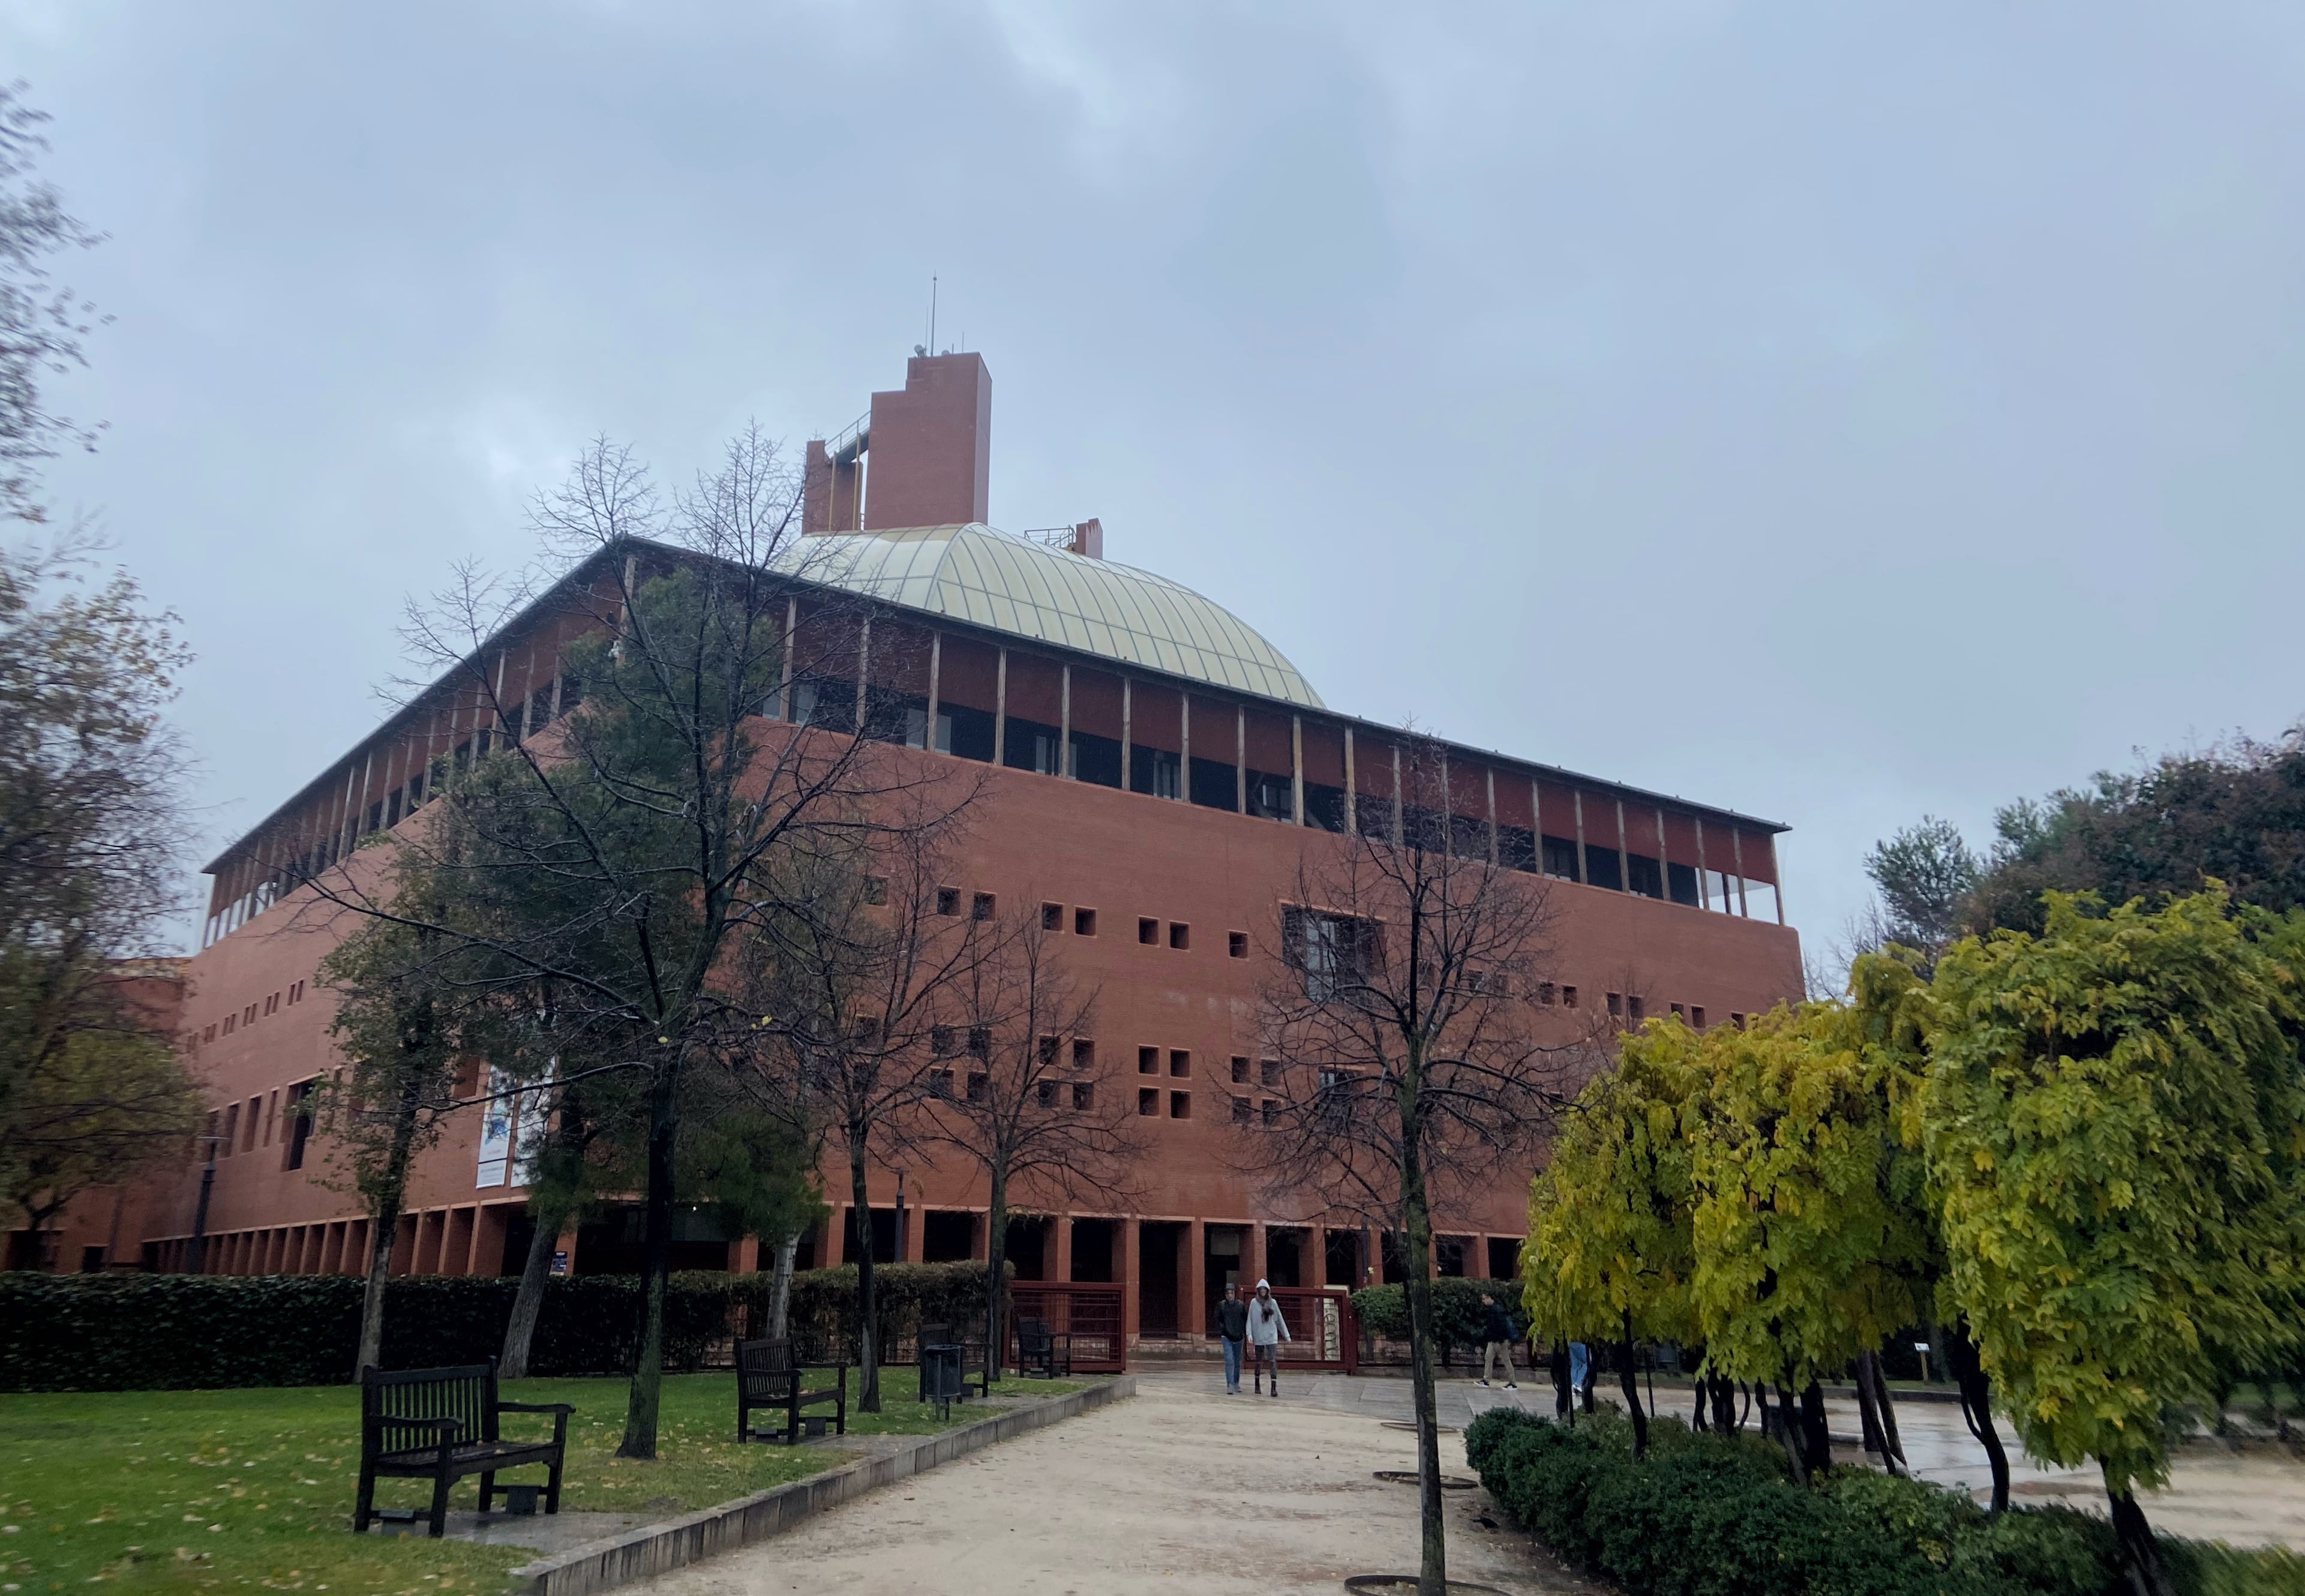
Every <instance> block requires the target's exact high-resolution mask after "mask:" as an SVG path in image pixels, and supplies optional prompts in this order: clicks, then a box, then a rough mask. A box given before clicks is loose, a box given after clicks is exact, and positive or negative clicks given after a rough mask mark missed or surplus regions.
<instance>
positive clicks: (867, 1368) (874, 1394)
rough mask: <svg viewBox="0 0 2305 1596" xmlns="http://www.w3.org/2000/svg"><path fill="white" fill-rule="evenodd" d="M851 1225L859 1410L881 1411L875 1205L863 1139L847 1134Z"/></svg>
mask: <svg viewBox="0 0 2305 1596" xmlns="http://www.w3.org/2000/svg"><path fill="white" fill-rule="evenodd" d="M848 1200H849V1202H850V1203H851V1204H853V1205H854V1207H853V1208H851V1210H850V1212H851V1214H852V1215H853V1218H852V1219H851V1222H850V1228H851V1229H852V1230H853V1231H854V1232H855V1239H856V1411H857V1412H858V1413H879V1412H880V1313H879V1312H878V1311H877V1310H878V1308H879V1304H878V1303H876V1302H874V1301H873V1289H874V1288H873V1281H872V1203H871V1201H870V1200H869V1199H867V1198H866V1197H865V1195H864V1138H863V1133H862V1132H861V1131H850V1133H849V1137H848Z"/></svg>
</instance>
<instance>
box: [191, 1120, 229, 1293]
mask: <svg viewBox="0 0 2305 1596" xmlns="http://www.w3.org/2000/svg"><path fill="white" fill-rule="evenodd" d="M199 1139H200V1140H201V1141H205V1142H207V1143H208V1162H207V1163H206V1164H203V1165H200V1203H199V1206H197V1207H196V1208H193V1209H192V1245H191V1251H190V1253H189V1255H188V1256H187V1257H186V1258H185V1260H184V1262H185V1264H186V1266H187V1270H186V1272H187V1273H190V1274H193V1275H200V1274H205V1273H206V1272H207V1269H208V1193H209V1192H210V1191H214V1190H215V1189H216V1164H217V1151H216V1150H217V1143H218V1142H220V1141H222V1140H223V1139H224V1138H223V1137H221V1136H216V1135H203V1136H201V1137H200V1138H199Z"/></svg>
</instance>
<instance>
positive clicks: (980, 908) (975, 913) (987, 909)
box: [968, 892, 999, 920]
mask: <svg viewBox="0 0 2305 1596" xmlns="http://www.w3.org/2000/svg"><path fill="white" fill-rule="evenodd" d="M998 909H999V903H998V902H997V901H996V900H994V898H993V896H992V894H991V893H990V892H979V893H977V894H976V896H975V898H974V899H973V900H971V901H970V903H969V909H968V917H969V918H970V919H972V920H989V919H991V917H992V916H993V914H994V913H995V912H996V911H997V910H998Z"/></svg>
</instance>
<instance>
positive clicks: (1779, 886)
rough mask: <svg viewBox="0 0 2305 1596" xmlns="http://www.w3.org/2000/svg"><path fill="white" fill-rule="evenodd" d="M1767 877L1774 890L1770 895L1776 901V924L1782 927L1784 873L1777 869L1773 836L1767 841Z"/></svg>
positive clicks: (1783, 916)
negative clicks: (1768, 876)
mask: <svg viewBox="0 0 2305 1596" xmlns="http://www.w3.org/2000/svg"><path fill="white" fill-rule="evenodd" d="M1769 875H1770V884H1771V885H1773V886H1774V887H1775V888H1776V891H1775V892H1773V893H1772V894H1770V895H1771V896H1772V897H1773V898H1775V899H1776V900H1777V924H1778V925H1780V926H1782V925H1783V924H1784V923H1785V873H1784V872H1783V871H1782V870H1780V869H1778V868H1777V840H1776V838H1775V837H1773V836H1772V837H1771V838H1770V839H1769Z"/></svg>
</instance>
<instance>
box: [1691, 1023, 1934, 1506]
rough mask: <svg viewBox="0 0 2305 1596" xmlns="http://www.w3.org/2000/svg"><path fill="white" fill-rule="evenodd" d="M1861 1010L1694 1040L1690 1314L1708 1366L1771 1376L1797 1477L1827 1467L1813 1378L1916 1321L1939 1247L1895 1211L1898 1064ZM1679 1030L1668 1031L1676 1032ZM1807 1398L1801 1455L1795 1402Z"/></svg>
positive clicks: (1720, 1031)
mask: <svg viewBox="0 0 2305 1596" xmlns="http://www.w3.org/2000/svg"><path fill="white" fill-rule="evenodd" d="M1858 1018H1859V1015H1858V1011H1852V1010H1851V1009H1850V1008H1849V1007H1847V1006H1845V1005H1842V1004H1838V1003H1804V1004H1802V1005H1801V1006H1800V1007H1799V1008H1798V1009H1786V1008H1782V1007H1781V1008H1779V1009H1777V1010H1775V1011H1772V1012H1771V1013H1769V1014H1767V1015H1765V1016H1762V1017H1760V1018H1759V1019H1757V1020H1755V1021H1754V1022H1753V1023H1752V1024H1751V1025H1749V1026H1748V1027H1747V1028H1743V1029H1734V1028H1715V1029H1713V1030H1710V1031H1707V1032H1705V1033H1704V1034H1703V1035H1702V1036H1701V1037H1700V1036H1695V1035H1693V1034H1688V1033H1683V1034H1684V1035H1688V1042H1687V1044H1686V1046H1688V1047H1689V1048H1690V1050H1691V1052H1692V1054H1693V1055H1694V1058H1693V1063H1695V1064H1696V1066H1697V1068H1699V1069H1701V1070H1702V1071H1703V1072H1704V1074H1705V1078H1706V1086H1705V1092H1704V1094H1703V1097H1701V1099H1699V1100H1698V1103H1697V1113H1696V1114H1694V1115H1693V1116H1691V1121H1690V1128H1691V1131H1692V1138H1691V1144H1690V1154H1689V1182H1690V1186H1691V1189H1692V1192H1693V1201H1692V1212H1691V1222H1692V1224H1691V1228H1692V1234H1693V1251H1694V1258H1695V1272H1694V1276H1693V1291H1692V1295H1693V1298H1694V1302H1695V1305H1696V1310H1697V1319H1698V1322H1699V1324H1700V1326H1701V1327H1702V1329H1703V1332H1704V1336H1705V1357H1706V1360H1707V1361H1708V1362H1709V1363H1711V1364H1712V1365H1714V1367H1716V1368H1718V1369H1720V1370H1722V1371H1723V1372H1725V1373H1727V1374H1730V1375H1731V1376H1733V1377H1735V1378H1740V1379H1749V1380H1753V1381H1755V1382H1756V1383H1758V1382H1761V1381H1773V1382H1775V1383H1776V1385H1777V1387H1778V1389H1779V1394H1780V1396H1781V1398H1787V1399H1788V1400H1787V1401H1786V1402H1785V1403H1784V1404H1783V1405H1782V1406H1781V1410H1780V1411H1781V1413H1782V1418H1783V1421H1784V1422H1783V1423H1782V1424H1781V1426H1780V1434H1781V1436H1782V1438H1783V1439H1784V1442H1785V1446H1786V1450H1787V1453H1788V1455H1790V1456H1791V1458H1792V1461H1793V1463H1794V1465H1795V1467H1796V1468H1797V1469H1802V1470H1804V1471H1806V1470H1807V1469H1813V1468H1816V1467H1820V1466H1823V1465H1824V1464H1827V1463H1829V1462H1830V1461H1831V1454H1830V1451H1829V1449H1828V1447H1829V1443H1828V1441H1827V1439H1826V1437H1825V1435H1824V1399H1823V1393H1822V1391H1821V1390H1819V1389H1816V1381H1817V1380H1818V1378H1820V1377H1822V1376H1825V1375H1832V1374H1838V1373H1839V1372H1840V1370H1841V1369H1842V1368H1844V1367H1845V1366H1846V1365H1847V1364H1848V1363H1849V1362H1850V1360H1852V1359H1854V1358H1856V1357H1858V1355H1859V1354H1861V1353H1866V1352H1869V1351H1872V1350H1874V1349H1875V1348H1877V1347H1878V1346H1879V1345H1880V1344H1881V1343H1882V1341H1883V1340H1884V1338H1886V1337H1887V1336H1889V1334H1890V1333H1891V1332H1892V1331H1894V1330H1895V1329H1897V1328H1898V1327H1901V1326H1903V1325H1907V1324H1910V1323H1912V1322H1913V1321H1914V1320H1915V1319H1918V1317H1919V1316H1920V1311H1921V1307H1922V1302H1923V1299H1922V1295H1921V1290H1920V1284H1919V1283H1920V1282H1921V1280H1922V1279H1923V1278H1924V1277H1925V1276H1926V1272H1927V1258H1928V1255H1929V1252H1930V1248H1931V1239H1930V1235H1929V1226H1928V1224H1927V1216H1926V1213H1924V1212H1922V1211H1920V1210H1919V1209H1918V1208H1915V1207H1914V1206H1913V1205H1912V1204H1910V1203H1909V1202H1907V1201H1903V1200H1900V1199H1899V1195H1898V1187H1899V1184H1900V1182H1899V1179H1898V1177H1899V1174H1900V1171H1899V1168H1898V1157H1899V1147H1898V1139H1897V1136H1896V1134H1895V1130H1894V1125H1893V1122H1892V1107H1891V1105H1892V1097H1894V1095H1895V1093H1894V1089H1893V1088H1896V1087H1897V1086H1898V1084H1899V1076H1900V1073H1901V1071H1900V1067H1899V1064H1898V1061H1897V1059H1896V1057H1895V1056H1894V1054H1892V1053H1890V1052H1889V1051H1887V1050H1885V1049H1883V1048H1881V1047H1878V1046H1868V1039H1867V1036H1866V1034H1865V1030H1864V1028H1863V1026H1862V1025H1861V1024H1859V1023H1858ZM1668 1034H1670V1033H1668ZM1794 1390H1799V1391H1801V1392H1802V1393H1803V1402H1802V1406H1803V1408H1804V1410H1805V1413H1804V1420H1803V1422H1802V1424H1801V1426H1800V1429H1801V1430H1803V1431H1804V1432H1805V1434H1806V1445H1796V1444H1795V1441H1794V1438H1793V1428H1794V1427H1793V1424H1792V1422H1791V1418H1792V1415H1791V1413H1790V1402H1789V1394H1790V1392H1791V1391H1794Z"/></svg>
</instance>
